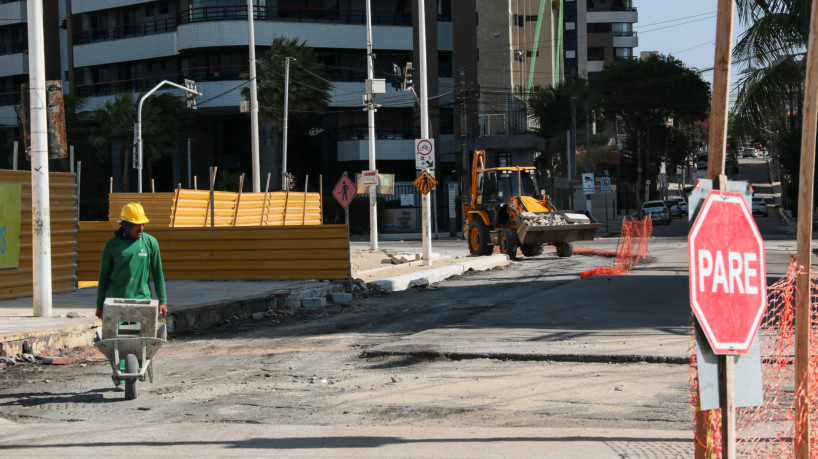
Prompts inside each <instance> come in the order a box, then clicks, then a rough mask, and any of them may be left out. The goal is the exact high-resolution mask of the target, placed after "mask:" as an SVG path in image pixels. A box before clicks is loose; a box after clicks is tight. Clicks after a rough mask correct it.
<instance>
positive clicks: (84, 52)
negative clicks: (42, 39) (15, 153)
mask: <svg viewBox="0 0 818 459" xmlns="http://www.w3.org/2000/svg"><path fill="white" fill-rule="evenodd" d="M452 3H453V2H452V0H425V8H426V13H427V15H426V16H427V17H426V29H427V56H428V75H429V77H428V94H429V96H430V98H433V100H434V101H435V103H433V104H430V118H431V123H430V124H431V130H430V132H431V133H432V134H433V136H434V137H435V138H436V140H437V141H438V142H441V141H443V142H446V141H451V140H452V139H454V124H453V119H454V109H453V106H452V91H453V80H452V74H453V61H454V59H453V52H452V49H453V33H454V31H453V27H452V16H453V9H456V8H457V6H454V7H453V5H452ZM454 3H455V4H457V3H458V2H457V1H455V2H454ZM463 3H468V2H463ZM416 4H417V2H416V1H410V0H372V2H371V5H372V11H373V14H372V35H373V40H372V41H373V53H374V54H375V78H387V79H390V78H392V76H393V75H394V74H393V69H394V68H403V67H404V66H405V65H406V63H408V62H414V63H415V64H414V66H415V67H416V68H417V66H418V58H419V55H418V54H419V53H418V51H417V50H418V46H417V43H418V36H417V32H416V31H417V27H416V25H417V24H418V17H417V11H416ZM25 5H26V2H25V1H9V0H0V18H7V19H2V20H0V21H2V22H0V37H2V40H0V132H2V134H0V135H2V136H3V138H2V139H0V140H3V141H4V142H3V143H4V144H7V143H10V142H11V140H18V139H17V138H18V137H19V135H20V134H19V132H18V129H17V127H16V125H17V117H16V113H15V108H14V107H15V105H18V104H19V103H20V95H19V94H20V84H21V83H24V82H26V81H27V79H28V76H27V74H28V54H27V41H28V40H27V32H26V7H25ZM45 7H46V11H47V14H49V15H50V16H51V17H52V18H53V20H51V21H49V20H46V23H45V30H46V38H47V42H46V49H47V51H46V52H47V59H46V60H47V62H49V64H50V66H51V67H52V68H51V69H50V70H49V71H48V72H47V78H49V79H61V80H62V81H63V86H64V88H66V92H68V93H72V94H76V95H79V96H82V97H84V98H85V102H86V104H85V109H86V110H93V109H95V108H98V107H101V106H103V105H104V104H105V102H106V101H109V100H111V99H112V97H113V96H114V95H115V94H118V93H123V92H128V93H133V94H137V95H138V94H140V93H144V92H147V91H149V90H150V89H151V88H153V87H154V86H155V85H157V84H158V83H160V82H161V81H162V80H168V81H172V82H175V83H179V84H181V83H183V82H184V80H185V79H190V80H195V81H196V82H197V88H198V90H199V91H200V92H202V93H203V96H201V97H199V98H198V110H197V112H196V113H195V119H196V123H195V124H196V133H195V135H194V136H193V137H194V138H193V142H192V150H193V158H194V159H193V161H192V162H191V168H192V172H193V175H196V176H198V177H199V179H200V181H202V182H203V183H204V182H205V180H202V179H204V178H205V177H206V176H207V170H208V168H209V167H210V166H217V167H219V168H220V169H221V170H225V169H226V170H230V171H244V172H248V173H249V170H250V136H249V132H250V126H249V116H248V115H247V114H246V113H241V112H240V108H239V107H240V102H241V101H242V100H244V98H243V97H242V95H241V90H242V89H243V88H245V87H246V86H247V79H246V74H247V73H248V70H249V66H248V60H249V53H248V30H247V24H248V21H247V6H246V4H242V3H241V2H238V3H236V2H229V1H226V0H181V1H169V0H158V1H155V0H153V1H144V0H59V1H58V0H46V5H45ZM59 18H63V19H62V20H59ZM254 22H255V43H256V56H257V58H261V57H262V56H264V55H265V54H266V53H267V52H268V51H269V46H270V43H272V41H273V38H274V37H277V36H284V37H288V38H298V39H299V40H303V41H305V42H306V45H307V46H309V47H311V48H313V49H314V50H315V51H316V52H317V54H318V56H319V60H320V62H321V63H323V64H324V65H325V68H326V70H327V75H328V79H329V80H331V82H332V84H333V88H332V90H331V101H330V106H329V107H328V110H326V112H325V113H321V114H306V115H301V116H299V114H291V116H290V123H289V135H288V143H289V146H288V170H289V172H292V173H294V174H296V176H301V177H303V176H304V175H307V174H309V175H310V176H311V177H312V178H311V183H313V184H316V183H317V177H318V175H319V174H323V175H324V176H325V177H335V178H337V176H339V175H340V174H341V173H342V172H343V171H350V172H352V171H356V170H362V169H367V168H368V167H367V161H368V156H369V152H368V138H367V137H368V132H367V115H366V112H364V111H362V110H361V109H362V96H363V94H364V91H365V90H364V80H365V79H366V77H367V56H366V47H367V46H366V45H367V43H366V2H365V0H272V1H261V2H258V3H257V4H256V6H255V10H254ZM243 77H244V78H243ZM388 81H391V80H388ZM282 85H283V79H282ZM387 88H388V91H387V93H386V94H381V95H378V96H376V100H375V102H376V103H377V104H379V105H380V106H381V107H380V108H379V110H378V112H377V114H376V117H375V119H376V135H377V140H376V159H377V166H378V169H379V170H380V171H381V172H383V173H393V174H395V175H396V179H397V180H411V179H413V178H414V156H415V154H414V139H415V138H418V137H419V135H420V127H419V124H420V115H419V109H418V105H417V103H416V96H415V95H414V93H413V92H412V91H402V90H395V89H392V87H391V86H390V85H389V84H387ZM414 88H415V91H416V92H418V93H419V90H418V85H417V82H416V83H415V85H414ZM163 91H164V90H160V92H163ZM168 92H171V93H174V94H177V95H180V96H181V95H182V91H180V90H176V89H169V90H168ZM280 135H281V133H280V132H277V130H275V129H274V128H273V125H272V123H271V122H269V121H266V120H263V119H262V120H261V122H260V135H259V137H260V144H261V148H260V150H261V154H260V157H261V168H260V170H261V176H262V178H263V177H265V176H266V174H267V173H268V172H270V173H271V175H272V180H273V182H275V181H276V180H277V178H278V177H280V174H279V172H280V168H281V164H280V154H279V155H276V154H275V152H276V151H280V148H277V147H276V145H275V143H280V141H281V139H280ZM129 147H130V146H118V147H117V148H116V149H118V150H121V149H124V148H129ZM183 150H184V142H180V147H179V149H178V151H175V152H172V153H171V154H169V155H168V158H167V159H166V162H165V163H162V164H161V165H159V166H160V167H156V168H155V169H154V176H155V177H156V179H157V183H160V184H161V185H162V189H172V188H173V187H174V185H175V184H176V183H179V182H184V180H183V178H184V177H186V176H187V163H186V161H185V160H184V159H183V158H184V151H183ZM122 158H124V156H123V155H122V152H121V151H112V152H111V159H112V161H111V169H112V170H111V172H110V173H111V175H112V176H114V177H115V182H116V177H117V175H120V174H121V173H120V174H118V173H117V171H121V170H122V169H123V168H122V164H120V162H121V161H122ZM454 161H455V158H454V156H453V155H452V154H449V156H448V157H447V156H446V155H445V154H444V155H443V156H441V157H439V159H438V163H439V164H440V165H441V166H442V165H451V166H452V167H448V170H450V171H451V170H453V168H454V167H453V164H454ZM446 169H447V168H446V167H444V170H446ZM248 175H249V174H248ZM263 181H264V180H263V179H262V182H263ZM131 183H133V182H131ZM302 183H303V182H302ZM185 185H186V184H185ZM324 185H325V186H326V185H327V184H324ZM271 188H272V186H271Z"/></svg>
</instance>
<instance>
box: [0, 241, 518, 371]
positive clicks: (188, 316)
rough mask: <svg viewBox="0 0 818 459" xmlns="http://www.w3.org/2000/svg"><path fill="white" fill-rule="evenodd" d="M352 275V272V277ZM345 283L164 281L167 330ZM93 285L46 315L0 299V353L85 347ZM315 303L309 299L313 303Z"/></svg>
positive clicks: (395, 286)
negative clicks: (39, 314)
mask: <svg viewBox="0 0 818 459" xmlns="http://www.w3.org/2000/svg"><path fill="white" fill-rule="evenodd" d="M507 263H508V259H507V257H506V256H505V255H493V256H491V257H478V258H473V259H464V261H463V262H461V263H458V264H455V265H451V266H445V267H438V268H432V269H430V270H424V271H419V272H416V273H412V274H404V275H401V276H396V277H394V278H383V279H377V280H375V281H372V282H369V284H370V285H372V284H376V285H378V287H379V288H381V289H384V290H389V291H398V290H404V289H406V288H409V286H410V285H412V282H413V281H416V280H419V279H426V280H427V281H428V282H439V281H440V280H443V279H445V278H447V277H450V276H454V275H458V274H462V273H463V272H464V271H466V270H468V269H474V270H476V271H480V270H486V269H492V268H495V267H497V266H501V265H504V264H507ZM353 277H354V275H353ZM347 286H348V285H347V283H346V282H345V281H332V282H330V281H168V282H166V288H167V293H168V298H172V299H173V300H172V302H171V303H170V304H169V305H168V329H169V331H171V332H176V333H184V332H191V331H194V330H198V329H203V328H208V327H212V326H214V325H218V324H221V323H223V322H224V321H225V320H233V319H234V318H241V319H250V318H260V317H263V316H264V314H266V313H267V312H268V311H276V310H278V311H281V310H286V311H292V310H294V309H296V308H299V307H302V299H305V298H307V299H318V301H317V302H318V303H320V302H322V301H323V299H324V298H326V299H327V301H328V302H329V300H330V298H331V295H332V294H334V293H342V292H345V291H346V290H347ZM96 294H97V289H96V287H89V288H83V289H79V290H77V291H74V292H67V293H58V294H54V295H53V296H52V308H51V309H52V311H51V315H52V317H33V306H32V298H31V297H26V298H16V299H11V300H2V301H0V357H7V356H12V355H15V354H20V353H32V352H34V353H37V352H39V351H40V350H43V349H49V350H51V351H53V352H54V353H58V352H59V350H60V349H63V348H71V347H77V346H87V345H90V344H92V342H93V334H94V330H95V329H96V327H98V326H99V325H100V321H99V319H97V318H96V316H95V315H94V314H95V310H96ZM315 302H316V301H313V303H315Z"/></svg>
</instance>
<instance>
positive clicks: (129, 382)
mask: <svg viewBox="0 0 818 459" xmlns="http://www.w3.org/2000/svg"><path fill="white" fill-rule="evenodd" d="M137 372H139V361H138V360H137V359H136V356H135V355H133V354H128V355H126V356H125V373H131V374H133V373H137ZM136 395H137V392H136V378H128V379H126V380H125V399H127V400H135V399H136Z"/></svg>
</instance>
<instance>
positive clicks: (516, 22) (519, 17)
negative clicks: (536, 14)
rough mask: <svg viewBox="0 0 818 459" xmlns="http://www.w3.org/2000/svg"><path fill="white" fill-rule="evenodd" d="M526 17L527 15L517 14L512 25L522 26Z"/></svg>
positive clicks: (512, 19) (512, 20)
mask: <svg viewBox="0 0 818 459" xmlns="http://www.w3.org/2000/svg"><path fill="white" fill-rule="evenodd" d="M524 19H525V17H524V16H523V15H520V14H515V15H514V16H513V17H512V18H511V23H512V25H516V26H517V27H522V26H523V24H524V22H523V20H524Z"/></svg>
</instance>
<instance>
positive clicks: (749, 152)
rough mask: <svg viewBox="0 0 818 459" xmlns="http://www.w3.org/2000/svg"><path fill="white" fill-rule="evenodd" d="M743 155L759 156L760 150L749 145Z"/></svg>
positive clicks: (745, 156)
mask: <svg viewBox="0 0 818 459" xmlns="http://www.w3.org/2000/svg"><path fill="white" fill-rule="evenodd" d="M741 156H743V157H744V158H758V150H756V149H755V148H753V147H747V148H745V149H744V151H743V152H742V153H741Z"/></svg>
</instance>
